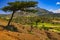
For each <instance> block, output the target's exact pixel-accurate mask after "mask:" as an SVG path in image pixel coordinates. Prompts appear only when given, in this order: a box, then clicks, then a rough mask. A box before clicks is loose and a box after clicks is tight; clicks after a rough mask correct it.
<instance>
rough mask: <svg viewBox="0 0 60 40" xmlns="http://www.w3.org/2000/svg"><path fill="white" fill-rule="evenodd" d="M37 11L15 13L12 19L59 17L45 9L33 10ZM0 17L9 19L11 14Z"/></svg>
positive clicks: (59, 15) (58, 14)
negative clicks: (22, 17)
mask: <svg viewBox="0 0 60 40" xmlns="http://www.w3.org/2000/svg"><path fill="white" fill-rule="evenodd" d="M35 9H37V10H38V12H37V13H28V12H16V13H15V14H14V17H19V16H45V17H49V16H51V17H60V13H53V12H50V11H48V10H46V9H42V8H39V7H38V8H35ZM0 16H1V17H10V16H11V14H0Z"/></svg>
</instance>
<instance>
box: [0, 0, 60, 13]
mask: <svg viewBox="0 0 60 40" xmlns="http://www.w3.org/2000/svg"><path fill="white" fill-rule="evenodd" d="M14 1H16V0H0V8H2V7H4V6H7V5H8V4H7V3H8V2H14ZM36 1H37V2H38V7H40V8H43V9H46V10H49V11H52V12H55V13H60V0H36ZM6 13H8V12H4V11H2V10H0V14H6Z"/></svg>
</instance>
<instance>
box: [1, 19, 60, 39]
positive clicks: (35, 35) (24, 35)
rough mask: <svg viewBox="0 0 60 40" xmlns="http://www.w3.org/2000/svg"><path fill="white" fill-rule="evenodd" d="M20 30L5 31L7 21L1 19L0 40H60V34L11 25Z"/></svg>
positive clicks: (15, 24) (16, 24)
mask: <svg viewBox="0 0 60 40" xmlns="http://www.w3.org/2000/svg"><path fill="white" fill-rule="evenodd" d="M11 24H12V25H14V27H16V28H17V29H18V32H15V31H11V30H7V29H4V27H5V26H6V25H7V21H5V20H2V19H0V40H60V33H56V32H52V31H47V30H40V29H36V28H33V30H32V32H30V29H31V28H30V27H24V26H23V25H21V24H18V23H11Z"/></svg>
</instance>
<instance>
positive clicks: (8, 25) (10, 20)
mask: <svg viewBox="0 0 60 40" xmlns="http://www.w3.org/2000/svg"><path fill="white" fill-rule="evenodd" d="M14 13H15V11H13V13H12V16H11V18H10V19H9V22H8V24H7V26H9V25H10V23H11V21H12V19H13V16H14Z"/></svg>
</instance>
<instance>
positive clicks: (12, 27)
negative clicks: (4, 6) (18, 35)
mask: <svg viewBox="0 0 60 40" xmlns="http://www.w3.org/2000/svg"><path fill="white" fill-rule="evenodd" d="M0 27H2V28H3V29H5V30H8V31H13V32H18V29H17V27H15V26H14V25H9V26H3V25H0Z"/></svg>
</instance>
